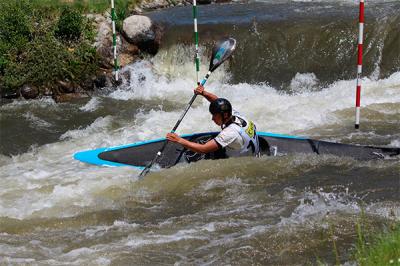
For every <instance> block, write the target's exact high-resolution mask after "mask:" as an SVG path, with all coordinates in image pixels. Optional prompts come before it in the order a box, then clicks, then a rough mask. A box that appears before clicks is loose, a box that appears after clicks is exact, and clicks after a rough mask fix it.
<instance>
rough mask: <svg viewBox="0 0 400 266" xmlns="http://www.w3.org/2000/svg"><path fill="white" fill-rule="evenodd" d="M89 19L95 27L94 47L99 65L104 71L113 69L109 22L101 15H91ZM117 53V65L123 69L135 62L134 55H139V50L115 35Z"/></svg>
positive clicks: (118, 35)
mask: <svg viewBox="0 0 400 266" xmlns="http://www.w3.org/2000/svg"><path fill="white" fill-rule="evenodd" d="M90 18H92V19H93V20H94V22H95V25H96V27H97V36H96V42H95V44H94V46H95V47H96V51H97V54H98V55H99V57H100V65H101V66H102V67H103V68H105V69H113V68H114V55H113V44H112V38H113V36H112V28H111V20H110V19H107V18H105V17H104V16H102V15H91V16H90ZM117 53H118V54H117V56H118V59H119V60H118V61H119V65H120V66H121V67H124V66H126V65H128V64H130V63H132V62H133V61H135V60H136V55H137V54H138V53H139V50H138V47H137V46H135V45H132V44H130V43H129V42H128V41H126V40H125V39H124V38H123V36H120V34H119V33H117ZM120 58H122V59H123V60H121V59H120Z"/></svg>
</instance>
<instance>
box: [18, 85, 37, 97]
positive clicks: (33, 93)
mask: <svg viewBox="0 0 400 266" xmlns="http://www.w3.org/2000/svg"><path fill="white" fill-rule="evenodd" d="M21 95H22V97H24V98H25V99H35V98H36V97H38V96H39V89H38V88H37V87H35V86H31V85H24V86H23V87H22V88H21Z"/></svg>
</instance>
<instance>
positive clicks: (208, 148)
mask: <svg viewBox="0 0 400 266" xmlns="http://www.w3.org/2000/svg"><path fill="white" fill-rule="evenodd" d="M167 139H168V140H169V141H172V142H176V143H179V144H181V145H182V146H183V147H185V148H186V149H189V150H191V151H194V152H198V153H209V152H213V151H216V150H218V149H219V146H218V144H217V142H216V141H215V140H213V139H212V140H210V141H208V142H206V143H204V144H200V143H196V142H192V141H188V140H186V139H184V138H181V137H179V136H178V135H177V134H175V133H168V134H167Z"/></svg>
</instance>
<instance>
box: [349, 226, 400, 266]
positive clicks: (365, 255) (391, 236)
mask: <svg viewBox="0 0 400 266" xmlns="http://www.w3.org/2000/svg"><path fill="white" fill-rule="evenodd" d="M357 235H358V243H357V247H356V254H355V258H356V261H357V264H358V265H360V266H375V265H393V266H395V265H396V266H399V265H400V224H397V225H396V226H394V228H393V229H390V230H389V231H388V232H386V233H383V234H379V235H377V236H374V237H372V238H371V240H370V241H366V239H365V237H364V236H363V233H362V229H361V225H357Z"/></svg>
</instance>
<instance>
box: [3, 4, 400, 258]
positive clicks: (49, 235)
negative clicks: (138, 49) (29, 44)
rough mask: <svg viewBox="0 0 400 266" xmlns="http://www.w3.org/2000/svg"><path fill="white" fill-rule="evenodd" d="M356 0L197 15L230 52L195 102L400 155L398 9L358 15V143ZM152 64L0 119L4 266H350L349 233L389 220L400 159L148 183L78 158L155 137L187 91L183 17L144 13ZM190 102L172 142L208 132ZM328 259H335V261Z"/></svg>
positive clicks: (284, 163) (193, 173)
mask: <svg viewBox="0 0 400 266" xmlns="http://www.w3.org/2000/svg"><path fill="white" fill-rule="evenodd" d="M356 2H357V1H342V0H336V1H311V0H310V1H256V2H254V1H250V2H249V3H246V4H224V5H209V6H200V15H199V33H200V50H201V54H202V56H201V66H202V67H201V73H202V75H204V74H205V73H206V71H207V67H208V64H209V59H208V58H209V54H210V48H211V47H212V43H213V41H215V40H217V39H219V38H221V37H224V36H228V35H230V36H232V37H234V38H236V39H237V41H238V48H237V51H236V52H235V55H234V57H233V58H232V60H231V61H229V63H226V64H225V65H223V66H222V67H220V68H219V69H218V70H217V71H216V72H215V73H213V74H212V76H211V78H210V80H209V82H208V83H207V85H206V87H207V89H208V90H210V91H212V92H214V93H216V94H217V95H219V96H221V97H226V98H228V99H230V100H231V102H232V104H233V106H234V108H235V109H237V110H239V111H240V112H241V113H243V114H244V115H246V116H247V117H249V118H251V119H252V120H254V121H255V122H256V123H257V125H258V129H260V130H261V131H267V132H274V133H284V134H292V135H300V136H309V137H312V138H315V139H323V140H329V141H337V142H343V143H357V144H365V145H380V146H392V147H400V122H399V120H400V38H399V28H400V15H399V12H398V11H399V10H400V3H399V2H398V1H368V5H367V6H366V20H367V21H368V22H367V23H366V41H365V60H364V62H365V67H364V73H363V80H362V98H361V128H360V130H359V131H355V130H354V103H355V87H356V80H355V74H356V65H355V64H356V61H357V60H356V54H357V51H356V43H357V35H358V25H357V19H358V18H357V16H358V5H357V3H356ZM149 15H150V16H151V17H152V18H153V19H154V20H156V21H159V22H162V23H163V24H164V25H165V31H166V34H165V37H164V39H163V46H162V48H161V50H160V52H159V53H158V54H157V55H156V56H155V57H154V58H144V59H143V60H142V61H140V62H137V63H135V64H133V65H130V66H127V67H126V68H124V69H123V70H122V72H123V76H124V84H123V85H121V86H120V87H118V88H107V89H103V90H101V91H96V92H94V93H93V95H92V97H91V98H88V99H82V100H79V101H76V102H72V103H62V104H56V103H54V102H53V100H52V99H39V100H34V101H25V100H14V101H4V100H3V101H2V102H1V104H0V122H1V131H0V132H1V135H0V137H1V142H0V265H4V264H6V265H7V264H11V265H19V264H23V265H174V264H175V265H252V264H256V265H259V264H261V265H302V264H316V263H317V262H321V263H327V264H335V262H336V256H338V260H339V261H340V262H341V263H349V264H351V262H352V261H353V254H354V249H355V245H356V243H357V230H356V225H357V224H360V225H362V228H363V232H364V233H365V234H366V235H368V234H370V233H373V232H384V231H387V230H388V228H389V227H390V226H392V225H393V224H394V223H398V222H399V221H400V176H399V173H400V159H399V158H394V159H391V160H378V161H369V162H366V161H356V160H354V159H351V158H339V157H333V156H316V155H303V154H297V155H291V156H287V157H262V158H240V159H228V160H220V161H204V162H199V163H194V164H190V165H189V164H183V165H179V166H177V167H174V168H171V169H168V170H163V171H156V172H153V173H150V174H149V175H148V176H146V177H145V179H143V180H141V181H138V180H137V176H138V174H139V171H137V170H135V169H133V168H102V167H99V166H92V165H87V164H83V163H81V162H78V161H75V160H74V159H73V154H74V153H75V152H77V151H81V150H87V149H94V148H98V147H104V146H113V145H121V144H127V143H132V142H136V141H143V140H149V139H153V138H160V137H163V136H165V134H166V132H168V131H170V130H171V128H172V127H173V125H174V124H175V122H176V120H177V119H178V117H179V116H180V114H181V112H182V110H183V108H184V106H185V105H186V103H187V102H188V101H189V99H190V98H191V96H192V93H193V91H192V89H193V87H194V85H195V71H194V65H193V60H192V59H193V48H194V47H193V45H192V24H191V23H192V18H191V16H192V13H191V7H183V8H174V9H170V10H163V11H158V12H154V13H151V14H149ZM216 130H218V128H217V126H216V125H214V124H213V122H212V121H211V117H210V115H209V114H208V104H207V102H206V101H205V100H203V99H200V98H198V99H197V100H196V102H195V104H194V105H193V108H192V109H191V110H190V111H189V112H188V114H187V115H186V117H185V119H184V121H183V123H182V124H181V125H180V127H179V129H178V133H180V134H181V133H182V134H183V133H193V132H202V131H216ZM334 246H336V247H337V248H336V249H335V248H334Z"/></svg>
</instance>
